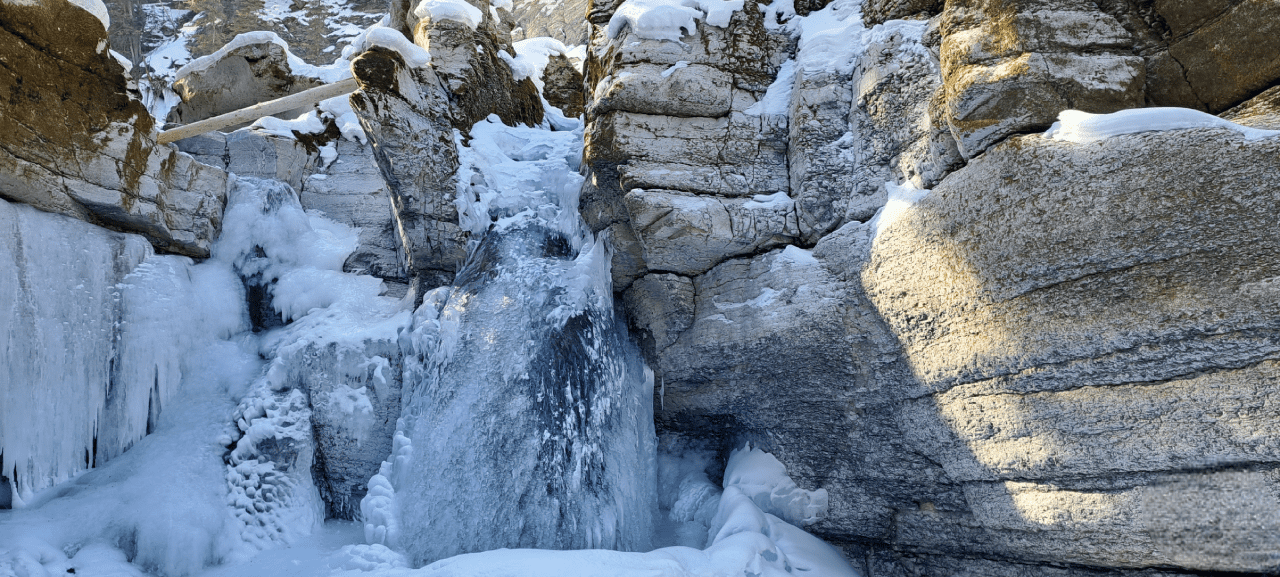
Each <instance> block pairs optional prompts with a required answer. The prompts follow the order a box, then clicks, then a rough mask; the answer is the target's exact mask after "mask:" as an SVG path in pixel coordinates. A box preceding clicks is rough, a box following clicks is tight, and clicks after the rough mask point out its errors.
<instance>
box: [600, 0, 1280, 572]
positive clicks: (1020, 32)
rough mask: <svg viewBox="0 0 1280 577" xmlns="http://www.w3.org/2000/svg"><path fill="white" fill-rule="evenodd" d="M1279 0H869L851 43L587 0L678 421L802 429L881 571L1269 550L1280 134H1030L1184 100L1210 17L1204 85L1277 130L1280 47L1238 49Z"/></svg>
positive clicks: (1165, 567)
mask: <svg viewBox="0 0 1280 577" xmlns="http://www.w3.org/2000/svg"><path fill="white" fill-rule="evenodd" d="M833 4H834V6H833V10H832V11H833V12H835V13H841V12H840V11H842V10H846V11H847V10H849V8H850V6H849V4H848V3H847V2H845V1H844V0H837V1H836V2H835V3H833ZM1262 4H1265V3H1262ZM1262 4H1250V3H1249V2H1244V1H1240V2H1226V3H1220V5H1219V3H1213V4H1212V5H1207V4H1203V3H1198V4H1197V5H1196V6H1194V7H1193V6H1191V3H1186V5H1185V6H1183V5H1181V4H1179V3H1177V2H1159V3H1143V2H1132V3H1130V2H1099V3H1094V2H1072V1H1067V0H1062V1H1059V0H1043V1H1042V0H1036V1H1029V2H985V1H967V0H960V1H957V0H952V1H948V2H946V3H941V2H879V1H874V0H873V1H868V2H863V3H862V7H863V14H864V16H866V17H867V18H868V25H870V24H872V23H877V22H878V23H880V25H879V26H876V27H875V28H874V29H870V30H864V29H858V28H850V30H851V32H849V34H848V36H850V37H855V38H856V37H858V35H862V36H861V38H862V39H863V45H860V46H859V47H858V49H857V50H854V51H852V53H851V54H852V56H851V58H850V60H849V62H848V63H847V64H848V65H847V66H831V67H823V66H816V65H813V63H812V62H806V60H805V58H806V52H805V50H806V48H805V44H804V43H803V42H801V43H800V45H799V47H797V46H796V45H795V44H792V43H789V42H788V40H787V38H786V37H785V36H781V35H779V36H771V35H770V33H769V32H768V30H767V29H766V28H765V27H763V26H762V27H761V28H760V29H759V30H758V32H759V35H757V36H754V37H752V40H751V41H750V42H748V43H745V44H739V43H736V42H735V41H733V38H737V36H735V34H737V33H740V31H742V30H746V29H749V26H750V22H752V19H753V18H754V15H753V14H754V12H753V11H746V12H753V14H747V13H745V12H744V13H738V14H735V15H734V17H733V20H732V21H731V23H730V25H729V27H727V28H717V27H714V26H710V25H707V24H706V23H705V22H702V21H699V22H698V28H697V31H696V32H694V33H693V34H687V35H686V36H685V37H683V38H681V40H680V42H679V43H677V42H670V41H665V42H663V41H653V40H648V39H643V38H638V37H636V36H635V35H634V34H633V33H631V32H630V31H629V30H628V28H626V27H623V29H622V30H621V31H620V32H619V33H618V34H617V36H616V37H615V38H609V37H608V36H607V34H605V32H604V29H605V28H606V25H607V24H608V23H609V21H610V18H611V15H612V14H613V12H614V10H616V9H617V3H613V2H598V3H596V4H594V5H593V6H592V8H591V10H590V11H589V12H588V14H589V18H590V19H591V21H592V22H593V23H594V24H595V28H594V29H595V30H596V33H595V34H596V36H593V38H592V43H591V45H590V51H589V59H588V62H587V68H586V74H585V76H586V86H587V89H588V92H589V94H588V100H587V122H588V124H587V127H586V135H585V138H586V152H585V158H584V166H585V167H586V169H587V175H588V180H587V184H586V185H585V186H584V189H583V196H582V201H581V207H582V210H583V217H584V218H585V219H586V220H587V221H588V222H589V223H591V224H592V226H593V227H594V228H595V229H597V230H605V229H607V230H610V231H612V238H613V241H614V244H615V246H616V247H617V252H616V253H615V257H614V262H613V272H614V282H615V290H618V291H620V293H621V296H622V301H623V303H624V307H625V309H626V311H627V314H628V315H629V320H630V322H631V325H632V328H633V331H634V334H635V335H636V338H637V339H638V340H639V341H640V342H641V344H642V349H643V350H644V353H645V354H646V355H647V357H648V359H649V362H650V366H651V367H653V369H654V371H655V374H656V376H657V380H658V383H659V387H658V388H659V393H658V398H657V399H655V406H656V407H657V411H656V417H657V421H658V425H659V431H662V432H667V433H677V434H687V435H691V436H695V437H702V438H710V439H717V440H719V441H720V442H722V443H723V444H724V447H725V448H728V447H730V446H734V445H736V446H741V443H742V442H743V441H746V440H751V441H752V442H754V443H756V444H757V445H758V446H761V447H764V448H766V449H767V450H770V451H771V452H773V453H774V454H776V455H779V458H780V459H781V460H782V461H783V462H784V463H785V464H786V465H787V467H788V471H789V473H791V474H792V476H793V478H794V479H796V480H797V482H798V483H799V484H800V486H801V487H803V488H806V489H811V488H816V487H823V488H826V489H827V490H828V491H829V494H830V508H831V513H830V515H829V516H828V517H827V518H826V519H824V520H822V521H820V522H819V523H818V524H816V525H813V526H811V527H809V529H810V530H813V531H815V532H817V533H818V534H821V535H822V536H823V537H824V538H826V539H828V540H829V541H830V542H833V543H837V544H839V545H840V546H841V547H842V548H843V549H844V551H845V552H846V553H847V554H848V555H849V557H850V558H851V559H853V560H855V562H856V563H858V564H860V565H861V568H862V569H863V571H864V574H868V575H875V576H889V575H891V576H907V575H912V576H925V575H996V576H1005V575H1008V576H1013V575H1063V576H1066V575H1090V576H1093V575H1098V576H1101V575H1112V576H1115V575H1151V576H1154V575H1175V574H1176V575H1186V574H1191V573H1194V572H1223V573H1229V572H1241V573H1262V572H1269V571H1275V570H1276V561H1275V559H1276V558H1277V555H1278V554H1280V540H1278V539H1277V538H1276V537H1275V535H1276V534H1277V533H1276V531H1275V529H1276V528H1277V527H1280V498H1277V496H1276V495H1280V488H1277V487H1276V486H1275V481H1274V479H1276V478H1278V475H1280V469H1277V452H1276V451H1277V449H1276V447H1277V446H1280V443H1277V442H1276V440H1275V439H1273V438H1272V437H1273V436H1274V435H1271V433H1270V432H1269V429H1268V428H1267V427H1268V426H1267V425H1266V424H1267V423H1270V422H1273V421H1275V419H1276V418H1277V415H1276V414H1274V413H1275V411H1274V410H1272V408H1271V407H1270V404H1269V403H1268V402H1267V401H1266V399H1267V398H1269V396H1270V395H1274V394H1275V391H1273V389H1274V388H1275V387H1274V386H1273V384H1274V382H1275V381H1276V379H1275V375H1274V374H1273V373H1274V372H1275V371H1276V367H1274V366H1273V364H1275V362H1276V354H1277V351H1278V350H1280V348H1278V347H1277V343H1276V342H1274V341H1275V339H1274V338H1273V337H1274V336H1275V335H1274V334H1273V333H1277V331H1276V328H1277V327H1276V326H1275V321H1274V320H1273V319H1274V318H1276V314H1275V313H1276V311H1275V310H1273V309H1275V307H1276V303H1277V302H1280V301H1277V299H1275V298H1274V297H1275V295H1274V294H1272V292H1271V288H1270V287H1271V285H1272V284H1273V283H1272V281H1271V279H1272V278H1273V277H1277V276H1280V275H1277V273H1276V271H1275V270H1272V269H1274V268H1276V266H1280V265H1278V264H1277V262H1278V261H1276V259H1275V254H1276V253H1277V252H1280V251H1277V250H1276V247H1274V246H1273V245H1275V241H1274V239H1273V238H1272V237H1275V234H1274V230H1273V229H1274V227H1272V226H1270V225H1269V224H1268V220H1267V219H1268V218H1269V217H1268V215H1270V214H1273V213H1274V212H1275V210H1276V208H1277V207H1275V206H1273V205H1274V204H1275V203H1277V202H1280V197H1277V196H1276V194H1274V190H1273V189H1274V188H1275V183H1274V177H1273V175H1274V174H1277V173H1278V172H1277V168H1280V167H1277V166H1276V162H1277V159H1278V158H1280V155H1278V154H1277V152H1278V151H1277V149H1276V147H1277V142H1280V139H1277V138H1270V139H1264V140H1252V141H1247V140H1244V139H1243V137H1241V136H1240V135H1239V134H1237V133H1235V132H1233V131H1230V130H1225V129H1221V130H1219V129H1213V130H1210V129H1204V130H1181V131H1171V132H1158V133H1144V134H1135V135H1128V136H1122V137H1115V138H1111V139H1109V140H1105V141H1102V142H1095V143H1091V144H1072V143H1069V142H1062V141H1057V140H1050V139H1047V138H1045V137H1043V136H1040V135H1038V134H1036V133H1040V132H1042V131H1043V130H1044V129H1046V128H1048V127H1049V125H1050V124H1052V123H1053V122H1054V121H1055V120H1057V118H1058V115H1059V113H1060V112H1062V111H1063V110H1065V109H1069V108H1076V109H1083V110H1087V111H1092V112H1108V111H1113V110H1119V109H1123V108H1132V107H1141V106H1144V105H1167V104H1171V103H1175V104H1176V101H1172V100H1169V98H1170V97H1169V96H1168V95H1169V94H1174V92H1173V89H1171V88H1167V86H1168V85H1167V83H1166V84H1162V83H1163V82H1166V81H1165V80H1164V79H1162V78H1163V77H1160V76H1159V74H1160V72H1159V70H1157V65H1159V63H1160V61H1161V60H1160V59H1161V58H1164V59H1166V60H1168V59H1169V58H1173V57H1172V56H1169V54H1172V53H1173V52H1174V51H1175V49H1174V48H1173V47H1174V46H1176V45H1178V44H1179V43H1180V42H1182V43H1185V42H1193V40H1192V38H1194V37H1196V35H1198V34H1203V35H1205V36H1203V37H1202V38H1198V39H1195V40H1194V41H1195V42H1202V43H1209V42H1214V43H1216V44H1215V45H1216V46H1220V49H1213V50H1210V49H1207V48H1206V49H1196V50H1197V56H1196V57H1195V58H1190V57H1188V58H1186V59H1185V60H1184V59H1182V58H1181V57H1178V59H1177V62H1178V63H1180V64H1179V68H1178V70H1177V73H1176V74H1175V76H1176V77H1178V78H1183V79H1184V83H1186V84H1187V85H1188V86H1191V85H1193V84H1194V83H1195V82H1196V81H1193V80H1192V79H1193V78H1200V77H1201V75H1204V77H1213V78H1217V80H1214V81H1212V82H1206V81H1202V82H1203V83H1202V84H1201V86H1209V85H1210V84H1212V85H1213V88H1212V89H1207V88H1206V89H1205V90H1206V91H1204V92H1195V91H1194V90H1191V89H1190V88H1186V89H1185V90H1183V93H1184V94H1191V95H1193V96H1194V98H1195V99H1194V101H1187V102H1190V103H1191V104H1188V105H1194V107H1197V108H1202V109H1209V110H1213V111H1215V112H1218V111H1222V110H1225V109H1227V108H1230V107H1231V106H1235V105H1237V104H1240V102H1241V101H1242V100H1246V99H1248V98H1250V97H1254V96H1257V98H1254V99H1253V100H1250V101H1248V102H1245V103H1244V104H1240V105H1239V106H1236V107H1235V108H1234V109H1231V110H1230V111H1229V112H1227V113H1225V114H1224V117H1227V118H1230V119H1232V120H1234V121H1236V122H1239V123H1241V124H1245V125H1249V126H1254V127H1258V128H1271V129H1275V128H1277V127H1280V113H1278V112H1277V110H1280V107H1277V106H1276V96H1275V95H1276V94H1277V93H1276V92H1275V90H1277V89H1274V88H1273V89H1272V90H1270V91H1267V92H1265V93H1263V90H1265V89H1267V88H1268V87H1270V86H1273V85H1275V84H1276V83H1277V77H1276V75H1274V74H1272V73H1271V72H1268V70H1270V65H1271V64H1272V63H1271V61H1267V62H1265V63H1261V62H1258V63H1254V64H1250V65H1249V68H1248V71H1247V73H1246V72H1244V71H1241V70H1237V69H1233V68H1232V67H1231V66H1234V65H1235V64H1234V63H1236V62H1252V61H1251V60H1250V58H1253V57H1254V56H1255V55H1254V54H1248V55H1246V54H1243V53H1242V52H1240V53H1236V52H1233V50H1236V49H1235V48H1233V47H1235V46H1237V45H1246V44H1247V43H1248V42H1249V41H1248V40H1247V38H1248V37H1250V35H1253V34H1255V33H1256V34H1261V33H1262V32H1255V30H1257V31H1262V30H1269V28H1268V26H1270V25H1271V23H1272V22H1274V21H1280V18H1275V17H1271V16H1268V17H1267V19H1268V20H1267V23H1265V24H1262V23H1259V24H1258V25H1256V26H1255V27H1254V30H1249V31H1247V32H1245V31H1242V29H1241V28H1238V27H1237V28H1230V27H1228V25H1227V23H1228V22H1231V21H1232V20H1231V19H1232V18H1235V17H1237V15H1238V14H1254V16H1253V17H1254V18H1259V19H1261V18H1263V12H1262V11H1264V10H1270V9H1272V6H1271V5H1266V6H1263V5H1262ZM798 8H799V7H798V6H797V9H798ZM817 8H821V6H817V7H816V8H814V7H809V8H807V9H817ZM1193 8H1194V11H1196V13H1197V14H1199V16H1197V17H1196V18H1191V17H1190V16H1188V15H1187V14H1190V12H1191V11H1193ZM1250 10H1253V11H1254V12H1249V11H1250ZM797 11H798V12H799V10H797ZM1175 14H1181V15H1182V16H1180V18H1182V19H1183V20H1179V21H1180V22H1183V24H1181V25H1182V26H1183V28H1181V29H1180V30H1182V32H1179V33H1178V34H1176V35H1170V33H1168V32H1167V31H1166V32H1160V30H1164V29H1163V28H1160V27H1161V26H1166V27H1168V26H1172V24H1170V23H1168V22H1167V21H1166V20H1165V19H1167V18H1174V15H1175ZM765 16H766V18H768V17H770V16H771V14H766V15H765ZM903 17H910V18H913V20H907V21H902V20H893V19H895V18H903ZM1175 20H1177V18H1175ZM1228 29H1233V30H1237V32H1234V33H1231V34H1232V36H1231V37H1227V36H1215V35H1218V34H1224V33H1225V32H1224V31H1225V30H1228ZM1153 31H1154V32H1153ZM1161 34H1164V35H1163V36H1161ZM1209 38H1216V40H1212V41H1211V40H1208V39H1209ZM1255 42H1256V43H1257V44H1258V45H1259V46H1266V45H1268V42H1271V37H1270V36H1268V37H1266V38H1261V37H1259V38H1257V39H1256V41H1255ZM706 46H714V47H716V49H715V50H713V51H711V52H713V53H714V54H715V56H714V57H707V56H704V55H703V50H704V49H705V48H704V47H706ZM1187 46H1189V44H1188V45H1187ZM1232 54H1235V55H1232ZM641 55H643V56H641ZM748 55H749V56H750V58H751V59H752V61H751V63H750V64H747V63H743V62H744V60H747V56H748ZM1215 58H1217V59H1223V58H1228V59H1231V64H1218V63H1216V62H1217V60H1214V59H1215ZM788 59H795V67H794V68H792V69H789V70H788V68H789V67H790V65H788V66H783V65H782V64H783V62H785V61H786V60H788ZM738 63H742V64H741V67H739V64H738ZM1188 63H1189V64H1188ZM1184 65H1185V66H1190V68H1183V66H1184ZM747 71H755V72H754V73H748V72H747ZM751 78H755V79H758V81H757V82H756V83H755V84H751V82H750V80H749V79H751ZM788 78H790V79H791V82H790V93H789V97H788V101H787V106H786V109H785V113H782V114H772V115H770V114H764V115H760V116H754V115H749V114H747V109H749V108H751V106H752V105H753V104H755V103H756V102H757V101H758V100H761V99H763V97H764V94H765V93H767V92H768V90H766V89H767V87H768V86H769V85H770V84H775V85H779V86H782V85H785V81H786V80H787V79H788ZM1162 87H1166V88H1162ZM1184 88H1185V87H1184ZM1214 91H1218V92H1222V93H1223V94H1227V93H1230V94H1234V95H1235V96H1232V97H1229V98H1228V97H1225V96H1224V97H1221V98H1219V99H1218V100H1217V101H1216V102H1218V104H1216V105H1215V106H1214V107H1210V106H1209V105H1208V104H1207V103H1208V101H1209V98H1208V97H1207V96H1204V95H1207V94H1209V93H1210V92H1214ZM1259 93H1262V94H1261V95H1260V96H1258V95H1259ZM755 110H759V108H757V109H755ZM1027 133H1031V135H1029V136H1028V135H1026V134H1027ZM748 142H750V144H747V143H748ZM913 188H921V189H929V188H932V189H933V192H931V193H929V194H928V195H927V196H925V197H924V200H922V201H920V202H919V203H918V204H916V205H914V206H909V204H910V203H909V202H908V201H907V200H905V199H903V198H898V197H896V196H895V197H894V198H895V200H894V201H893V204H892V205H891V206H889V207H885V204H886V199H887V197H888V195H887V193H888V192H890V191H892V192H893V194H895V195H899V194H908V195H909V191H910V190H911V189H913ZM779 192H781V194H778V193H779ZM766 195H767V196H766ZM775 203H776V204H775ZM764 205H770V206H773V207H774V208H772V209H770V210H765V211H761V210H760V209H761V208H763V206H764ZM784 206H785V207H786V208H785V209H784V208H783V207H784ZM882 207H884V208H883V211H881V212H877V211H880V210H881V209H882ZM774 211H776V212H774ZM875 214H879V215H880V216H879V218H878V219H876V220H875V221H871V219H872V217H873V215H875ZM791 219H794V221H793V220H791ZM793 223H794V224H793ZM1246 503H1249V505H1246Z"/></svg>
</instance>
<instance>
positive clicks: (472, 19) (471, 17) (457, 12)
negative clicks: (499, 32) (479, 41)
mask: <svg viewBox="0 0 1280 577" xmlns="http://www.w3.org/2000/svg"><path fill="white" fill-rule="evenodd" d="M413 15H414V16H417V17H418V18H430V19H432V20H453V21H455V22H461V23H463V24H466V25H467V27H469V28H471V29H472V30H475V29H476V27H477V26H479V25H480V22H481V21H482V20H484V13H483V12H481V11H480V9H479V8H476V7H475V6H472V5H471V4H469V3H467V1H466V0H422V2H419V3H418V7H417V8H414V9H413Z"/></svg>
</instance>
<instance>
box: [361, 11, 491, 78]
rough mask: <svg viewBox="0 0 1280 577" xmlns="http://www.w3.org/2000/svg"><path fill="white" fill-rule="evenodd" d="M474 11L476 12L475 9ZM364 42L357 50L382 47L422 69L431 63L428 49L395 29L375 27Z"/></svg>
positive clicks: (414, 66)
mask: <svg viewBox="0 0 1280 577" xmlns="http://www.w3.org/2000/svg"><path fill="white" fill-rule="evenodd" d="M427 1H430V0H427ZM456 3H463V4H465V2H462V1H461V0H456ZM423 4H426V2H425V1H424V2H423ZM423 4H419V5H418V10H421V9H422V6H423ZM467 7H471V5H470V4H467ZM472 9H473V10H474V9H475V8H472ZM477 12H478V11H477ZM472 28H473V29H474V28H475V26H474V25H472ZM363 40H364V42H363V43H362V44H361V45H360V47H359V48H357V50H367V49H368V48H370V47H373V46H381V47H383V48H387V49H390V50H395V51H396V52H399V53H400V56H401V57H403V58H404V63H405V64H407V65H409V66H410V67H413V68H420V67H422V66H426V65H428V64H430V63H431V53H430V52H427V49H425V48H423V47H421V46H418V45H417V44H414V43H413V42H412V41H410V40H409V39H408V38H405V37H404V34H401V33H400V31H399V30H396V29H394V28H387V27H385V26H375V27H373V28H370V29H369V31H368V33H366V34H365V35H364V36H363ZM355 45H356V43H355V42H353V43H352V46H355ZM348 75H350V73H348Z"/></svg>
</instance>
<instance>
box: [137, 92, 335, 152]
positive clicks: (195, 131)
mask: <svg viewBox="0 0 1280 577" xmlns="http://www.w3.org/2000/svg"><path fill="white" fill-rule="evenodd" d="M359 88H360V86H359V85H357V84H356V79H355V78H348V79H346V80H339V81H338V82H334V83H333V84H326V85H324V86H317V87H315V88H312V89H310V90H304V91H302V92H299V93H297V94H290V95H289V96H285V97H283V98H277V99H275V100H269V101H267V102H262V103H259V104H254V105H253V106H250V107H248V108H241V109H240V110H236V111H233V112H228V113H226V114H219V115H218V116H214V117H213V118H206V119H204V120H200V121H198V122H192V123H191V124H187V125H184V126H179V127H177V128H174V129H170V130H166V131H164V132H161V133H160V136H159V137H158V138H156V141H157V142H159V143H160V144H168V143H170V142H174V141H178V140H182V139H184V138H191V137H192V136H197V135H200V134H204V133H206V132H210V131H213V130H218V129H220V128H226V127H228V126H235V125H237V124H244V123H246V122H252V121H254V120H257V119H259V118H262V117H263V116H271V115H272V114H279V113H281V112H287V111H290V110H294V109H296V108H302V107H304V106H308V105H311V106H314V105H315V104H316V103H318V102H320V101H322V100H328V99H330V98H333V97H335V96H342V95H343V94H350V93H352V92H355V91H356V90H359Z"/></svg>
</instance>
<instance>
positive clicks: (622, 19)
mask: <svg viewBox="0 0 1280 577" xmlns="http://www.w3.org/2000/svg"><path fill="white" fill-rule="evenodd" d="M744 4H745V2H744V0H627V1H626V2H623V3H622V5H621V6H618V9H617V10H616V11H614V13H613V17H612V18H610V19H609V29H608V31H607V35H608V37H609V38H617V37H618V34H620V33H621V32H622V29H623V28H624V27H627V26H630V27H631V30H632V32H635V34H636V36H639V37H641V38H648V39H651V40H671V41H673V42H679V41H680V38H682V37H683V36H684V35H685V34H693V33H694V32H697V30H698V24H697V21H698V20H706V22H707V24H710V25H712V26H716V27H719V28H724V27H725V26H728V25H729V20H730V19H732V18H733V13H734V12H737V11H739V10H742V7H743V5H744Z"/></svg>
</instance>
